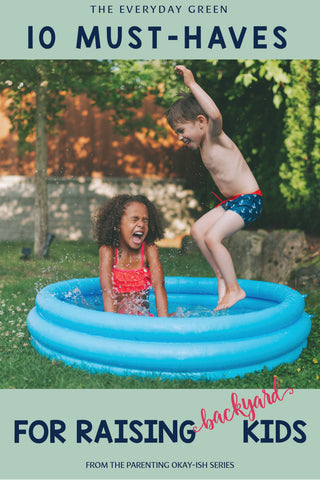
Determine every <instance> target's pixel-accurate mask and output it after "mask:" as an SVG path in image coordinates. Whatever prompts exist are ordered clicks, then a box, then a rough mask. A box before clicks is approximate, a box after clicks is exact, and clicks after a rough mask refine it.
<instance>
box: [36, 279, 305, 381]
mask: <svg viewBox="0 0 320 480" xmlns="http://www.w3.org/2000/svg"><path fill="white" fill-rule="evenodd" d="M239 283H240V285H241V287H242V288H243V289H244V290H245V291H246V293H247V297H246V298H245V299H244V300H242V301H241V302H238V303H237V304H236V305H234V306H233V307H232V308H231V309H229V310H227V311H226V312H222V313H221V312H219V313H214V312H213V309H214V308H215V306H216V304H217V296H216V295H217V280H216V279H215V278H198V277H166V289H167V293H168V301H169V312H174V311H176V310H177V311H179V310H180V311H181V307H183V310H184V311H186V312H187V315H188V316H184V317H163V318H159V317H156V316H154V317H150V316H138V315H123V314H116V313H106V312H104V311H103V306H102V299H101V290H100V283H99V278H86V279H73V280H68V281H63V282H58V283H54V284H51V285H48V286H46V287H45V288H43V289H42V290H41V291H40V292H39V293H38V295H37V297H36V306H35V307H34V308H33V309H32V310H31V312H30V313H29V315H28V319H27V325H28V329H29V332H30V334H31V338H32V340H31V341H32V344H33V346H34V347H35V348H36V350H37V351H38V352H39V353H40V354H42V355H45V356H46V357H48V358H50V359H57V360H61V361H63V362H64V363H66V364H68V365H71V366H73V367H78V368H81V369H85V370H89V371H90V372H93V373H99V372H100V373H101V372H108V373H112V374H115V375H135V376H149V377H153V376H160V377H161V378H191V379H193V380H199V379H210V380H217V379H222V378H232V377H236V376H238V375H239V376H243V375H245V374H246V373H249V372H254V371H260V370H262V369H263V368H265V367H266V368H267V369H269V370H271V369H273V368H274V367H276V366H277V365H279V364H282V363H290V362H293V361H294V360H296V359H297V358H298V357H299V355H300V354H301V351H302V349H303V348H304V347H306V345H307V337H308V335H309V333H310V328H311V321H310V317H309V315H308V314H307V313H305V312H304V298H303V296H302V295H300V294H299V293H298V292H297V291H295V290H292V289H291V288H289V287H286V286H284V285H278V284H275V283H268V282H258V281H252V280H240V282H239ZM150 305H151V311H153V312H155V306H154V294H153V292H152V290H151V292H150ZM193 311H194V312H195V313H194V314H193V313H192V312H193ZM199 312H200V313H199Z"/></svg>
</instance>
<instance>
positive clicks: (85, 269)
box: [0, 241, 320, 389]
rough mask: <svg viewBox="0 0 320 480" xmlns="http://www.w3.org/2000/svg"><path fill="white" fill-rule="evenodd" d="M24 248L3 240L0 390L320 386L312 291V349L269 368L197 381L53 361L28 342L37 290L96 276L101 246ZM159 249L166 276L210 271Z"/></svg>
mask: <svg viewBox="0 0 320 480" xmlns="http://www.w3.org/2000/svg"><path fill="white" fill-rule="evenodd" d="M24 246H25V245H24ZM30 246H31V245H30ZM21 247H22V244H20V243H13V242H10V243H9V242H1V243H0V279H1V280H0V388H118V389H121V388H272V386H273V378H274V375H277V376H278V378H279V381H280V387H281V388H289V387H291V388H319V386H320V380H319V376H320V292H301V293H307V294H308V296H307V298H306V311H307V312H308V313H310V314H313V318H312V331H311V334H310V336H309V339H308V347H307V348H306V349H304V350H303V352H302V354H301V356H300V357H299V359H298V360H296V361H295V362H294V363H293V364H285V365H281V366H278V367H277V368H275V369H274V370H273V371H270V372H269V371H267V370H264V371H262V372H260V373H251V374H247V375H246V376H245V377H244V378H238V377H237V378H235V379H230V380H219V381H216V382H210V381H197V382H195V381H192V380H161V379H159V378H154V379H140V378H135V377H130V376H129V377H117V376H114V375H109V374H90V373H88V372H85V371H81V370H76V369H73V368H71V367H68V366H66V365H64V364H63V363H62V362H56V361H50V360H48V359H46V358H44V357H42V356H40V355H39V354H38V353H37V352H36V351H35V350H34V349H33V347H32V346H31V344H30V338H29V333H28V330H27V327H26V318H27V314H28V312H29V311H30V310H31V308H32V307H33V306H34V302H35V296H36V294H37V291H39V289H41V288H42V287H44V286H45V285H47V284H49V283H53V282H56V281H60V280H65V279H69V278H83V277H95V276H98V252H97V248H96V245H95V244H94V243H78V242H77V243H74V242H58V241H55V242H53V244H52V245H51V249H50V258H49V259H42V260H35V259H33V258H31V259H30V260H28V261H24V260H21V259H20V256H21ZM160 253H161V259H162V263H163V267H164V271H165V275H182V276H204V277H205V276H211V275H212V273H211V270H210V268H209V266H208V265H207V263H206V262H205V260H204V259H203V258H202V256H201V255H200V254H195V255H191V256H184V255H182V254H181V253H180V251H179V250H175V249H161V251H160ZM318 362H319V363H318Z"/></svg>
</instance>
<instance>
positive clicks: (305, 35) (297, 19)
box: [0, 0, 320, 59]
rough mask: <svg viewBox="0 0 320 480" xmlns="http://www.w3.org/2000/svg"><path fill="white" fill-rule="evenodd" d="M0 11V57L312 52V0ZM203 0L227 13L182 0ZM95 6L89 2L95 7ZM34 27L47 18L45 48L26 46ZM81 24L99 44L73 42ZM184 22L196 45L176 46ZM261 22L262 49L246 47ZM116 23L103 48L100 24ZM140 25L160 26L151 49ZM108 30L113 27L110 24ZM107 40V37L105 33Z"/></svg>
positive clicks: (319, 6)
mask: <svg viewBox="0 0 320 480" xmlns="http://www.w3.org/2000/svg"><path fill="white" fill-rule="evenodd" d="M2 3H5V5H2V7H1V11H2V14H1V17H0V58H7V59H17V58H31V59H35V58H60V59H66V58H75V59H76V58H92V59H93V58H96V59H101V58H122V59H126V58H139V59H141V58H143V59H154V58H168V59H169V58H170V59H175V58H185V59H186V58H192V59H201V58H204V59H206V58H225V59H231V58H313V59H318V58H319V50H320V48H319V44H320V42H319V40H320V33H319V31H320V30H319V26H318V25H319V17H320V2H319V0H304V1H303V2H301V1H300V0H224V1H222V2H213V1H209V0H178V1H171V0H156V1H150V0H130V1H129V0H107V1H102V2H99V1H92V0H55V1H51V0H50V1H48V0H27V1H26V0H15V1H14V2H2ZM91 5H96V6H97V7H98V6H106V7H107V6H109V5H110V6H112V9H113V13H111V14H108V13H101V14H98V13H92V9H91V7H90V6H91ZM120 5H133V6H139V7H140V8H142V7H143V6H144V5H145V6H147V7H148V8H149V7H150V5H153V6H159V5H162V6H165V7H166V11H167V9H168V7H169V6H173V7H175V6H176V5H178V6H181V13H179V14H178V13H174V14H172V13H164V14H160V13H157V14H152V13H151V10H150V8H149V13H148V14H143V13H136V14H135V13H133V12H131V13H130V14H128V13H126V14H120V13H119V6H120ZM190 5H195V6H203V7H206V6H208V7H209V9H211V10H212V8H213V6H214V5H217V6H218V7H219V6H220V5H223V6H227V9H228V13H227V14H225V13H220V14H215V13H208V14H205V13H203V14H201V13H200V14H197V15H195V14H191V13H188V6H190ZM175 10H176V9H175ZM96 11H97V9H96ZM29 25H32V26H33V27H34V32H37V35H36V37H37V36H38V33H39V31H40V29H41V28H43V27H44V26H51V27H52V28H53V29H54V30H55V33H56V42H55V45H54V47H53V48H51V49H49V50H46V49H43V48H41V47H39V45H38V42H37V41H36V42H35V44H34V48H33V49H32V50H29V49H28V48H27V28H28V26H29ZM79 25H84V26H85V30H86V32H87V35H89V33H90V32H91V29H92V27H93V26H94V25H97V26H99V29H100V34H101V48H100V49H96V48H95V47H91V48H82V49H80V50H77V49H76V38H77V30H78V26H79ZM133 25H135V26H139V27H140V28H141V29H142V33H141V34H139V36H140V38H141V40H142V48H140V49H138V50H134V49H131V48H129V47H128V43H129V42H130V40H131V39H130V38H129V36H128V33H127V31H128V27H130V26H133ZM186 25H188V26H190V27H191V31H195V27H196V26H201V32H202V44H201V48H196V47H195V42H191V48H190V49H185V47H184V33H183V32H184V27H185V26H186ZM254 25H257V26H267V27H268V29H267V32H266V34H265V35H266V37H265V42H266V43H267V45H268V48H267V49H262V50H255V49H253V26H254ZM277 25H282V26H284V27H285V28H287V32H286V34H285V37H286V39H287V42H288V45H287V48H285V49H283V50H279V49H276V48H274V47H273V45H272V44H273V43H274V41H275V40H276V39H275V37H274V36H273V34H272V31H273V28H274V27H275V26H277ZM106 26H112V28H113V29H115V28H116V27H117V26H122V27H123V41H122V44H121V47H120V48H117V49H111V48H110V47H109V46H108V45H107V42H106V40H105V38H106V37H105V27H106ZM148 26H161V28H162V31H161V33H160V34H159V45H158V48H157V49H153V48H152V46H151V33H150V32H148V31H147V28H148ZM214 26H220V27H221V31H222V33H223V36H224V39H225V41H226V44H227V48H225V49H222V48H221V47H220V46H216V47H214V48H213V49H208V43H209V40H210V37H211V34H212V31H213V28H214ZM230 26H233V27H234V29H235V32H236V34H237V35H239V33H240V31H241V28H242V26H246V27H247V32H246V35H245V38H244V42H243V46H242V47H241V48H240V49H238V50H237V49H235V48H234V46H233V44H232V42H231V38H230V35H229V32H228V28H229V27H230ZM113 32H114V35H115V34H116V32H115V30H113ZM174 34H176V35H178V41H168V35H174ZM113 39H114V40H113V41H115V37H113Z"/></svg>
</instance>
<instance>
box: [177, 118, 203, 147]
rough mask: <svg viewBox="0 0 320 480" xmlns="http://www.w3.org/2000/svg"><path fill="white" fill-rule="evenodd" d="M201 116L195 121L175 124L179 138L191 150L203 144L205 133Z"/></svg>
mask: <svg viewBox="0 0 320 480" xmlns="http://www.w3.org/2000/svg"><path fill="white" fill-rule="evenodd" d="M199 117H200V116H199ZM199 117H197V119H196V120H195V121H194V122H190V121H185V122H177V123H176V124H175V126H174V131H175V132H176V134H177V135H178V139H179V140H180V141H181V142H183V143H184V144H185V145H186V146H187V147H188V148H190V149H191V150H196V149H197V148H199V147H200V146H201V143H202V140H203V135H204V133H205V130H204V122H203V120H202V119H200V118H199Z"/></svg>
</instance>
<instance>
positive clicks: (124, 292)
mask: <svg viewBox="0 0 320 480" xmlns="http://www.w3.org/2000/svg"><path fill="white" fill-rule="evenodd" d="M94 232H95V238H96V240H97V243H98V246H99V259H100V262H99V276H100V284H101V289H102V298H103V306H104V310H105V311H106V312H115V313H126V314H134V315H144V314H148V312H149V307H148V293H149V289H150V287H151V286H152V287H153V290H154V294H155V299H156V307H157V315H158V316H159V317H160V316H161V317H164V316H168V301H167V294H166V290H165V285H164V274H163V270H162V265H161V262H160V258H159V252H158V247H157V246H156V245H155V243H154V242H155V241H156V240H158V239H160V238H162V237H163V226H162V220H161V217H160V214H159V212H158V210H157V209H156V207H155V205H154V204H153V203H152V202H150V201H149V200H148V199H147V198H146V197H145V196H144V195H126V194H124V195H117V196H115V197H113V198H111V199H110V200H108V201H107V202H106V203H105V204H104V205H103V206H102V207H101V208H100V209H99V210H98V212H97V215H96V217H95V221H94Z"/></svg>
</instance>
